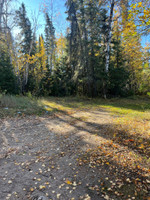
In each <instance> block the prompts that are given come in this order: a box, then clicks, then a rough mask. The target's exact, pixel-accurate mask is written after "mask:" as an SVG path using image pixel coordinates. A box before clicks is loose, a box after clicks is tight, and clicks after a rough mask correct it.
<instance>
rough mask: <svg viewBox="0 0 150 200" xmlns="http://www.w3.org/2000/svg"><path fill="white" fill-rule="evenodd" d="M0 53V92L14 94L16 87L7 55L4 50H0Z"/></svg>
mask: <svg viewBox="0 0 150 200" xmlns="http://www.w3.org/2000/svg"><path fill="white" fill-rule="evenodd" d="M0 55H1V57H0V92H2V93H9V94H16V93H17V92H18V87H17V85H16V76H15V75H14V72H13V67H12V65H11V63H10V58H9V55H8V54H7V53H6V52H4V51H1V52H0Z"/></svg>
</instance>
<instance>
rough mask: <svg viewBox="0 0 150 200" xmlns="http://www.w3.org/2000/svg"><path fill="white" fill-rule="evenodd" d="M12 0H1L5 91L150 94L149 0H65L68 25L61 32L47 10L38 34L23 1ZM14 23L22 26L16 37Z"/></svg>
mask: <svg viewBox="0 0 150 200" xmlns="http://www.w3.org/2000/svg"><path fill="white" fill-rule="evenodd" d="M11 4H12V0H11V1H10V0H0V92H1V93H12V94H24V95H26V94H27V93H31V94H33V95H35V96H49V95H52V96H67V95H83V96H88V97H98V96H99V97H104V98H107V97H114V96H128V95H133V94H149V92H150V46H149V44H147V45H145V46H143V45H142V44H141V39H142V38H143V37H144V36H145V35H148V34H149V33H150V7H149V5H150V1H149V0H145V1H134V0H132V1H129V0H66V3H65V6H66V14H67V21H68V22H69V27H68V28H67V30H66V34H65V35H63V34H59V36H56V31H55V27H54V19H53V16H52V15H51V14H50V13H49V12H48V11H45V12H44V13H43V14H44V18H45V28H44V32H43V33H42V34H40V35H38V34H37V26H38V24H37V22H36V21H35V22H34V23H31V21H30V19H29V17H28V16H27V11H26V7H25V5H24V3H22V4H21V5H20V7H19V9H17V10H13V11H12V10H11ZM10 19H11V20H10ZM10 21H11V23H10ZM14 24H15V26H16V27H17V29H18V30H19V34H17V35H16V36H15V39H14V36H13V31H12V27H13V25H14Z"/></svg>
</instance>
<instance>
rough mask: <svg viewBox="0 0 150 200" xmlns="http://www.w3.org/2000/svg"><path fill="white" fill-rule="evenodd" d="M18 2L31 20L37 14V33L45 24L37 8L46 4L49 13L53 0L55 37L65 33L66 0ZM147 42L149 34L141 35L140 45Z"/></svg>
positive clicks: (23, 0) (149, 37) (24, 0)
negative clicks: (23, 5) (24, 8)
mask: <svg viewBox="0 0 150 200" xmlns="http://www.w3.org/2000/svg"><path fill="white" fill-rule="evenodd" d="M19 2H20V3H19V4H21V3H22V2H23V3H24V4H25V6H26V10H27V15H28V17H29V18H30V20H31V22H32V18H33V17H35V16H37V15H38V24H39V27H38V31H37V33H38V34H40V33H44V26H45V19H44V14H43V12H42V11H40V12H39V10H40V8H44V5H46V6H47V7H48V8H49V13H51V12H50V10H51V9H50V8H51V2H53V24H54V26H55V30H56V37H57V34H60V33H63V34H64V35H65V33H66V29H67V27H68V22H67V21H66V17H67V15H66V14H65V11H66V7H65V2H66V0H19ZM19 4H18V6H19ZM16 32H17V30H16ZM147 42H150V36H143V37H142V40H141V43H142V46H145V43H147Z"/></svg>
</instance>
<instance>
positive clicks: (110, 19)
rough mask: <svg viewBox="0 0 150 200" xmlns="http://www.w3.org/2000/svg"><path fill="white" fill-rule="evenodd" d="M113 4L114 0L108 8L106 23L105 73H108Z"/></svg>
mask: <svg viewBox="0 0 150 200" xmlns="http://www.w3.org/2000/svg"><path fill="white" fill-rule="evenodd" d="M114 4H115V0H112V1H111V8H110V17H109V25H108V38H107V47H106V64H105V70H106V73H108V70H109V62H110V43H111V27H112V19H113V12H114Z"/></svg>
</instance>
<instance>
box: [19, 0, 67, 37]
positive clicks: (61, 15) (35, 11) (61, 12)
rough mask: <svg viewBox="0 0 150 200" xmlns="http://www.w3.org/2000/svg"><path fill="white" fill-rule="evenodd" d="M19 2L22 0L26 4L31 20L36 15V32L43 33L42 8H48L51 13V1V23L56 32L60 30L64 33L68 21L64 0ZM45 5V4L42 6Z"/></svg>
mask: <svg viewBox="0 0 150 200" xmlns="http://www.w3.org/2000/svg"><path fill="white" fill-rule="evenodd" d="M19 2H20V3H19V4H21V3H22V2H23V3H24V4H25V6H26V10H27V15H28V17H29V19H30V20H31V22H32V18H34V17H36V16H38V24H39V27H38V31H37V32H38V34H40V33H44V26H45V19H44V13H43V11H42V10H43V8H44V7H46V8H49V10H48V11H49V14H51V2H53V24H54V27H55V30H56V36H57V34H60V33H61V32H62V33H63V34H65V33H66V28H67V26H68V22H67V21H66V17H67V15H66V14H65V11H66V7H65V0H23V1H21V0H19ZM44 5H45V6H44Z"/></svg>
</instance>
